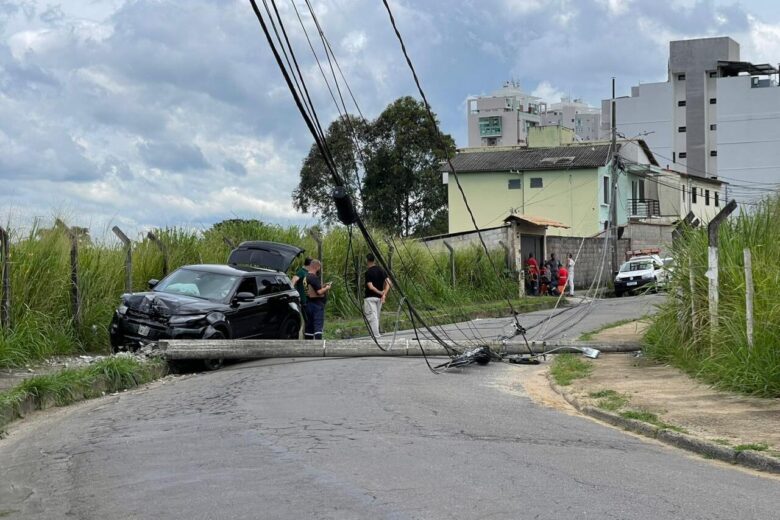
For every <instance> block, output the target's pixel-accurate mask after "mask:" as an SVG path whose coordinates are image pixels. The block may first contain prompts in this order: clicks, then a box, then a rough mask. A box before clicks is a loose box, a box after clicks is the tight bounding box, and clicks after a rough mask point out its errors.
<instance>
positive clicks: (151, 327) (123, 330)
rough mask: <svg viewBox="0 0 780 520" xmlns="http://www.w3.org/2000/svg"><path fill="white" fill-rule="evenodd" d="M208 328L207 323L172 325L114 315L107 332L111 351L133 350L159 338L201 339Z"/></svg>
mask: <svg viewBox="0 0 780 520" xmlns="http://www.w3.org/2000/svg"><path fill="white" fill-rule="evenodd" d="M208 329H209V325H208V324H207V323H204V324H203V325H202V326H197V327H172V326H170V325H167V324H164V323H159V322H140V321H131V320H128V319H126V318H123V317H121V316H118V315H114V318H113V319H112V320H111V324H110V325H109V328H108V333H109V337H110V338H111V350H112V351H113V352H122V351H130V352H133V351H136V350H138V349H140V348H142V347H143V346H144V345H148V344H150V343H156V342H157V341H159V340H161V339H201V338H203V337H205V336H206V334H207V332H208Z"/></svg>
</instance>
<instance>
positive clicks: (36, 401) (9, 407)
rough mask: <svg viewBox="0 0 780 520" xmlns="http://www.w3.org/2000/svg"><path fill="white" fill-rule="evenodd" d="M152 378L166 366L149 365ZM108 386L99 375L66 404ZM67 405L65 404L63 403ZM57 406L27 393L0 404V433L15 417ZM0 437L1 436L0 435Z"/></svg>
mask: <svg viewBox="0 0 780 520" xmlns="http://www.w3.org/2000/svg"><path fill="white" fill-rule="evenodd" d="M149 369H150V371H151V374H152V379H151V380H150V382H151V381H154V380H157V379H160V378H162V377H164V376H165V375H167V374H168V367H167V365H165V364H159V365H151V366H150V367H149ZM138 386H141V385H132V386H129V387H127V388H125V389H124V390H127V389H130V388H137V387H138ZM108 387H109V385H108V380H107V379H106V378H104V377H100V378H98V379H96V380H95V382H94V383H93V384H92V386H91V387H90V388H87V389H84V390H83V391H80V392H78V393H77V394H76V395H74V396H73V399H72V400H71V401H70V402H69V403H68V404H74V403H78V402H80V401H85V400H87V399H94V398H96V397H101V396H102V395H103V393H104V392H105V391H106V389H107V388H108ZM64 406H67V405H64ZM55 407H58V405H57V403H56V402H54V401H53V400H51V399H40V398H38V397H37V396H34V395H27V396H26V397H25V398H24V399H23V400H22V401H20V402H18V403H13V404H6V405H1V404H0V433H2V429H3V428H4V427H5V426H7V425H8V424H10V423H12V422H14V421H15V420H17V419H24V418H25V417H27V416H28V415H30V414H31V413H33V412H35V411H36V410H46V409H48V408H55ZM0 438H1V436H0Z"/></svg>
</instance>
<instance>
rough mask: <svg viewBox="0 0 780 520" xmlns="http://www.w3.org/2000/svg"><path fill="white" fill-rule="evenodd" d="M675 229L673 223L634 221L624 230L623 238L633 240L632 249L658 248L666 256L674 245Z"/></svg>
mask: <svg viewBox="0 0 780 520" xmlns="http://www.w3.org/2000/svg"><path fill="white" fill-rule="evenodd" d="M673 230H674V226H673V225H671V224H653V223H647V222H632V223H630V224H629V225H628V226H626V228H625V229H624V230H623V238H624V239H629V240H630V241H631V249H632V250H634V249H650V248H658V249H660V250H661V253H660V255H661V256H666V255H667V254H669V253H670V250H671V247H672V231H673ZM620 258H621V259H622V258H624V257H622V256H621V257H620Z"/></svg>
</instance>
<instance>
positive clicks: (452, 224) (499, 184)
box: [447, 168, 605, 236]
mask: <svg viewBox="0 0 780 520" xmlns="http://www.w3.org/2000/svg"><path fill="white" fill-rule="evenodd" d="M600 170H605V169H604V168H601V169H600ZM600 170H598V169H596V168H589V169H572V170H566V169H563V170H546V171H533V172H522V173H507V172H497V173H487V172H486V173H459V174H458V178H459V179H460V183H461V185H462V186H463V190H464V192H465V193H466V197H467V198H468V201H469V205H470V206H471V209H472V210H473V211H474V215H475V217H476V220H477V224H478V225H479V226H480V227H481V228H488V227H494V226H496V225H498V224H500V223H501V222H502V221H503V219H504V218H506V217H507V216H509V214H510V213H512V212H514V213H515V214H519V215H529V216H535V217H544V218H548V219H552V220H555V221H558V222H561V223H563V224H565V225H567V226H569V229H560V228H549V229H548V235H563V236H589V235H594V234H596V233H598V232H600V231H601V230H602V228H603V224H601V223H600V220H599V212H600V210H601V206H600V203H599V201H600V200H602V199H599V198H598V196H599V194H600V192H599V190H600V189H601V188H600V182H601V181H600V177H601V176H600V175H599V171H600ZM532 178H534V179H535V178H541V179H542V186H543V187H542V188H531V179H532ZM510 179H512V180H519V181H520V186H521V187H520V188H519V189H509V187H508V186H509V185H508V182H509V180H510ZM447 191H448V201H449V231H450V233H455V232H460V231H471V230H473V225H472V223H471V219H470V217H469V214H468V212H467V211H466V207H465V205H464V204H463V199H462V197H461V195H460V192H459V191H458V187H457V185H456V183H455V181H454V179H448V183H447Z"/></svg>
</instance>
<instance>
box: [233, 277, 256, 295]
mask: <svg viewBox="0 0 780 520" xmlns="http://www.w3.org/2000/svg"><path fill="white" fill-rule="evenodd" d="M241 292H248V293H252V296H257V282H255V279H254V278H253V277H250V278H244V279H243V280H241V284H240V285H239V286H238V289H236V294H238V293H241Z"/></svg>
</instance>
